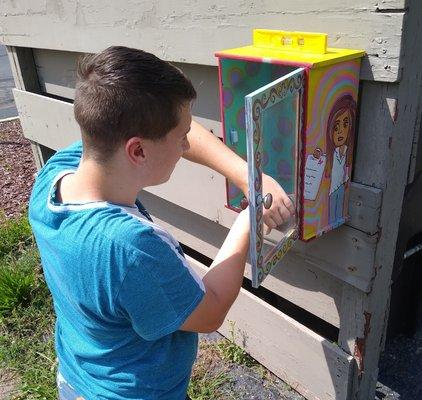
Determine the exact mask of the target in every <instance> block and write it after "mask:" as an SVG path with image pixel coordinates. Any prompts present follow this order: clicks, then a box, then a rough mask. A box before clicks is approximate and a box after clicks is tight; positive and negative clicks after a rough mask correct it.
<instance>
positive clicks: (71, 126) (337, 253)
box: [14, 90, 380, 292]
mask: <svg viewBox="0 0 422 400" xmlns="http://www.w3.org/2000/svg"><path fill="white" fill-rule="evenodd" d="M14 94H15V101H16V105H17V107H18V110H19V115H20V117H21V123H22V126H23V129H24V132H25V135H27V137H28V138H29V139H31V140H34V141H37V142H38V143H41V144H43V145H45V146H47V147H50V148H52V149H60V148H62V147H65V146H66V145H68V144H70V143H72V142H73V141H75V140H78V139H79V138H80V133H79V127H78V125H77V124H76V121H75V120H74V118H73V107H72V104H70V103H66V102H63V101H60V100H55V99H51V98H48V97H45V96H40V95H36V94H32V93H28V92H23V91H19V90H15V91H14ZM47 109H48V110H49V112H48V113H46V112H45V110H47ZM59 132H66V134H59ZM187 179H188V180H189V182H191V185H189V187H187V188H186V190H187V191H188V192H185V191H184V192H183V194H182V195H181V194H180V190H179V188H180V185H181V184H183V183H184V182H186V181H187ZM198 187H201V188H202V191H201V193H200V194H199V191H197V189H196V188H198ZM224 190H225V184H224V179H223V177H222V176H221V175H219V174H216V173H214V172H211V171H210V170H209V169H207V168H205V167H202V166H199V165H194V164H192V163H190V162H188V161H185V160H183V161H182V162H181V163H180V164H179V165H178V168H177V169H176V170H175V172H174V174H173V177H172V179H171V180H170V182H168V183H167V184H166V185H162V186H161V187H154V188H150V189H149V191H151V192H153V193H155V194H158V195H160V196H163V197H164V198H167V199H168V200H170V201H172V202H174V203H176V204H178V205H180V206H182V207H184V208H186V209H188V210H192V211H194V212H196V213H198V214H200V215H202V216H204V217H206V218H208V219H209V220H211V221H218V222H219V223H220V224H222V225H224V226H226V227H230V226H231V223H232V221H233V219H234V217H235V214H234V213H233V212H231V211H230V210H228V209H226V208H225V207H224V204H225V192H224ZM353 190H356V191H358V192H359V194H354V195H353V196H352V198H353V197H362V198H366V197H367V196H366V194H365V193H366V189H365V187H364V186H361V185H360V186H358V187H356V188H355V187H354V189H353ZM204 191H208V192H207V196H206V197H207V199H208V200H207V201H206V202H204V201H202V199H203V196H204ZM368 193H369V199H370V200H369V204H371V207H372V206H373V204H376V202H375V203H374V198H376V199H378V200H379V201H380V198H379V196H374V190H373V189H372V188H371V189H370V190H369V191H368ZM198 196H199V198H198ZM378 200H377V201H378ZM364 204H365V201H362V204H359V205H358V206H357V207H355V208H356V209H357V215H360V214H361V213H362V211H361V210H362V207H363V206H364ZM350 205H351V208H350V213H351V214H352V215H353V214H354V209H355V208H354V206H355V202H351V203H350ZM370 211H371V210H370ZM370 211H369V212H368V214H369V213H370ZM352 221H358V222H359V217H358V216H354V217H352V218H351V222H352ZM376 240H377V238H376V236H370V235H368V234H366V233H363V232H361V231H360V230H358V229H353V228H351V227H348V226H344V227H341V228H339V229H337V230H335V231H334V232H330V233H328V234H326V235H324V236H322V237H321V238H319V239H317V240H313V241H311V242H309V243H301V242H298V244H297V245H296V246H295V248H294V249H293V250H292V251H291V254H294V255H296V256H297V257H298V258H299V259H300V260H301V262H305V263H306V264H309V265H313V266H316V267H318V268H320V269H323V270H325V271H326V272H329V273H330V274H332V275H334V276H336V277H338V278H340V279H341V280H344V281H345V282H348V283H350V284H351V285H354V286H356V287H358V288H360V289H361V290H363V291H366V292H367V291H369V290H370V286H371V280H372V278H373V272H374V271H373V269H372V265H373V261H374V254H375V246H376Z"/></svg>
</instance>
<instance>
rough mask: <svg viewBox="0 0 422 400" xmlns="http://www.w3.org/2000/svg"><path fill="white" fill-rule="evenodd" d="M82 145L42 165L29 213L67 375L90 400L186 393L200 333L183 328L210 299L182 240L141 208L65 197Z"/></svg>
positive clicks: (169, 396) (174, 398)
mask: <svg viewBox="0 0 422 400" xmlns="http://www.w3.org/2000/svg"><path fill="white" fill-rule="evenodd" d="M81 154H82V145H81V143H80V142H78V143H76V144H74V145H72V146H70V147H68V148H67V149H64V150H62V151H59V152H58V153H56V154H55V155H54V156H53V157H52V158H51V159H50V160H49V161H48V162H47V164H46V165H45V166H44V168H43V169H42V170H41V171H40V172H39V174H38V176H37V179H36V182H35V185H34V189H33V192H32V195H31V200H30V206H29V219H30V223H31V225H32V228H33V232H34V235H35V238H36V241H37V244H38V247H39V250H40V254H41V261H42V265H43V270H44V275H45V279H46V282H47V285H48V287H49V289H50V291H51V293H52V296H53V302H54V309H55V312H56V316H57V321H56V332H55V337H56V351H57V355H58V359H59V370H60V373H61V374H62V375H63V377H64V378H65V379H66V381H67V382H69V384H71V385H72V386H73V387H74V388H75V390H76V391H77V392H78V393H79V394H80V395H81V396H83V397H84V398H85V399H87V400H88V399H113V400H116V399H171V400H177V399H185V396H186V389H187V385H188V381H189V377H190V374H191V369H192V364H193V362H194V360H195V357H196V352H197V344H198V335H197V334H196V333H192V332H183V331H180V330H178V329H179V328H180V326H181V325H182V324H183V322H184V321H185V320H186V318H187V317H188V316H189V315H190V314H191V313H192V311H193V310H194V309H195V308H196V306H197V305H198V304H199V302H200V301H201V299H202V298H203V296H204V286H203V283H202V281H201V279H200V278H199V277H198V276H197V275H196V274H195V273H194V272H193V271H192V270H191V268H190V266H189V264H188V263H187V261H186V259H185V257H184V255H183V251H182V250H181V248H180V245H179V243H178V242H177V241H176V240H175V239H174V238H173V237H172V236H171V235H170V234H169V233H167V232H166V231H164V230H163V229H161V228H160V227H159V226H158V225H156V224H154V223H153V222H152V221H151V220H150V219H149V216H148V214H147V213H146V212H145V210H143V209H142V207H141V206H140V205H139V204H138V205H134V206H133V207H124V206H120V205H117V204H111V203H108V202H86V203H79V204H63V203H58V202H57V200H56V195H55V192H56V184H57V182H58V180H59V179H60V178H61V177H63V176H64V175H66V174H68V173H72V172H74V171H75V170H76V168H77V167H78V165H79V162H80V159H81Z"/></svg>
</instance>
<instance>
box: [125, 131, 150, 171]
mask: <svg viewBox="0 0 422 400" xmlns="http://www.w3.org/2000/svg"><path fill="white" fill-rule="evenodd" d="M144 150H145V149H144V141H143V140H142V139H141V138H139V137H132V138H130V139H129V140H128V141H127V142H126V146H125V151H126V155H127V157H128V158H129V160H130V161H131V163H132V164H135V165H141V164H143V163H144V162H145V160H146V157H145V151H144Z"/></svg>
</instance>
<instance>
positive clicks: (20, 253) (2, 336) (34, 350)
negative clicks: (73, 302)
mask: <svg viewBox="0 0 422 400" xmlns="http://www.w3.org/2000/svg"><path fill="white" fill-rule="evenodd" d="M53 325H54V317H53V309H52V302H51V297H50V294H49V292H48V289H47V286H46V284H45V282H44V279H43V275H42V272H41V267H40V260H39V254H38V250H37V249H36V246H35V243H34V241H33V239H32V234H31V230H30V226H29V224H28V220H27V217H26V216H25V215H24V216H22V217H19V218H17V219H11V220H5V219H4V218H2V219H0V368H7V369H8V370H12V371H15V372H16V373H17V375H18V376H19V378H20V379H19V387H18V393H19V394H17V395H16V396H15V397H14V398H15V399H28V400H29V399H45V400H50V399H51V400H53V399H56V398H57V392H56V387H55V368H56V362H55V357H56V356H55V353H54V345H53Z"/></svg>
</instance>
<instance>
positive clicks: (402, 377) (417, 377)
mask: <svg viewBox="0 0 422 400" xmlns="http://www.w3.org/2000/svg"><path fill="white" fill-rule="evenodd" d="M12 87H14V82H13V77H12V73H11V71H10V66H9V61H8V57H7V55H6V51H5V48H4V46H2V45H0V119H4V118H8V117H12V116H16V115H17V111H16V107H15V105H14V102H13V95H12V92H11V88H12ZM419 309H420V310H421V311H420V314H419V318H418V319H419V320H418V325H417V330H416V333H415V334H414V335H413V336H411V337H406V336H402V335H401V336H397V337H396V338H394V339H393V340H391V341H389V342H387V345H386V349H385V352H384V353H383V355H382V356H381V360H380V365H379V368H380V370H379V383H378V387H377V394H376V398H375V399H376V400H422V307H420V308H419ZM240 369H241V368H240ZM233 373H234V376H235V377H236V379H237V380H238V382H237V383H236V385H238V386H239V391H240V389H241V388H243V389H242V390H244V393H245V395H246V396H247V397H245V399H246V398H248V399H252V398H253V399H257V400H258V399H262V400H265V399H271V398H274V397H272V395H270V394H269V393H270V392H271V391H272V389H273V388H271V387H269V388H266V389H267V391H262V387H260V385H259V384H258V381H259V379H257V376H254V375H251V374H249V373H244V374H242V371H239V370H236V371H233ZM0 381H1V379H0ZM4 384H5V382H3V385H4ZM273 385H274V386H275V387H277V389H279V390H281V388H282V385H281V382H279V381H277V380H276V381H275V382H274V381H273ZM1 386H2V382H0V387H1ZM282 390H283V395H282V396H283V397H282V398H283V399H286V400H299V399H302V397H301V396H299V395H298V394H297V393H295V392H294V391H292V390H291V389H290V390H289V388H287V389H286V388H284V387H283V389H282ZM279 393H280V392H279ZM263 396H264V397H263ZM1 398H2V397H1V391H0V399H1ZM279 398H280V397H279Z"/></svg>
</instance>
